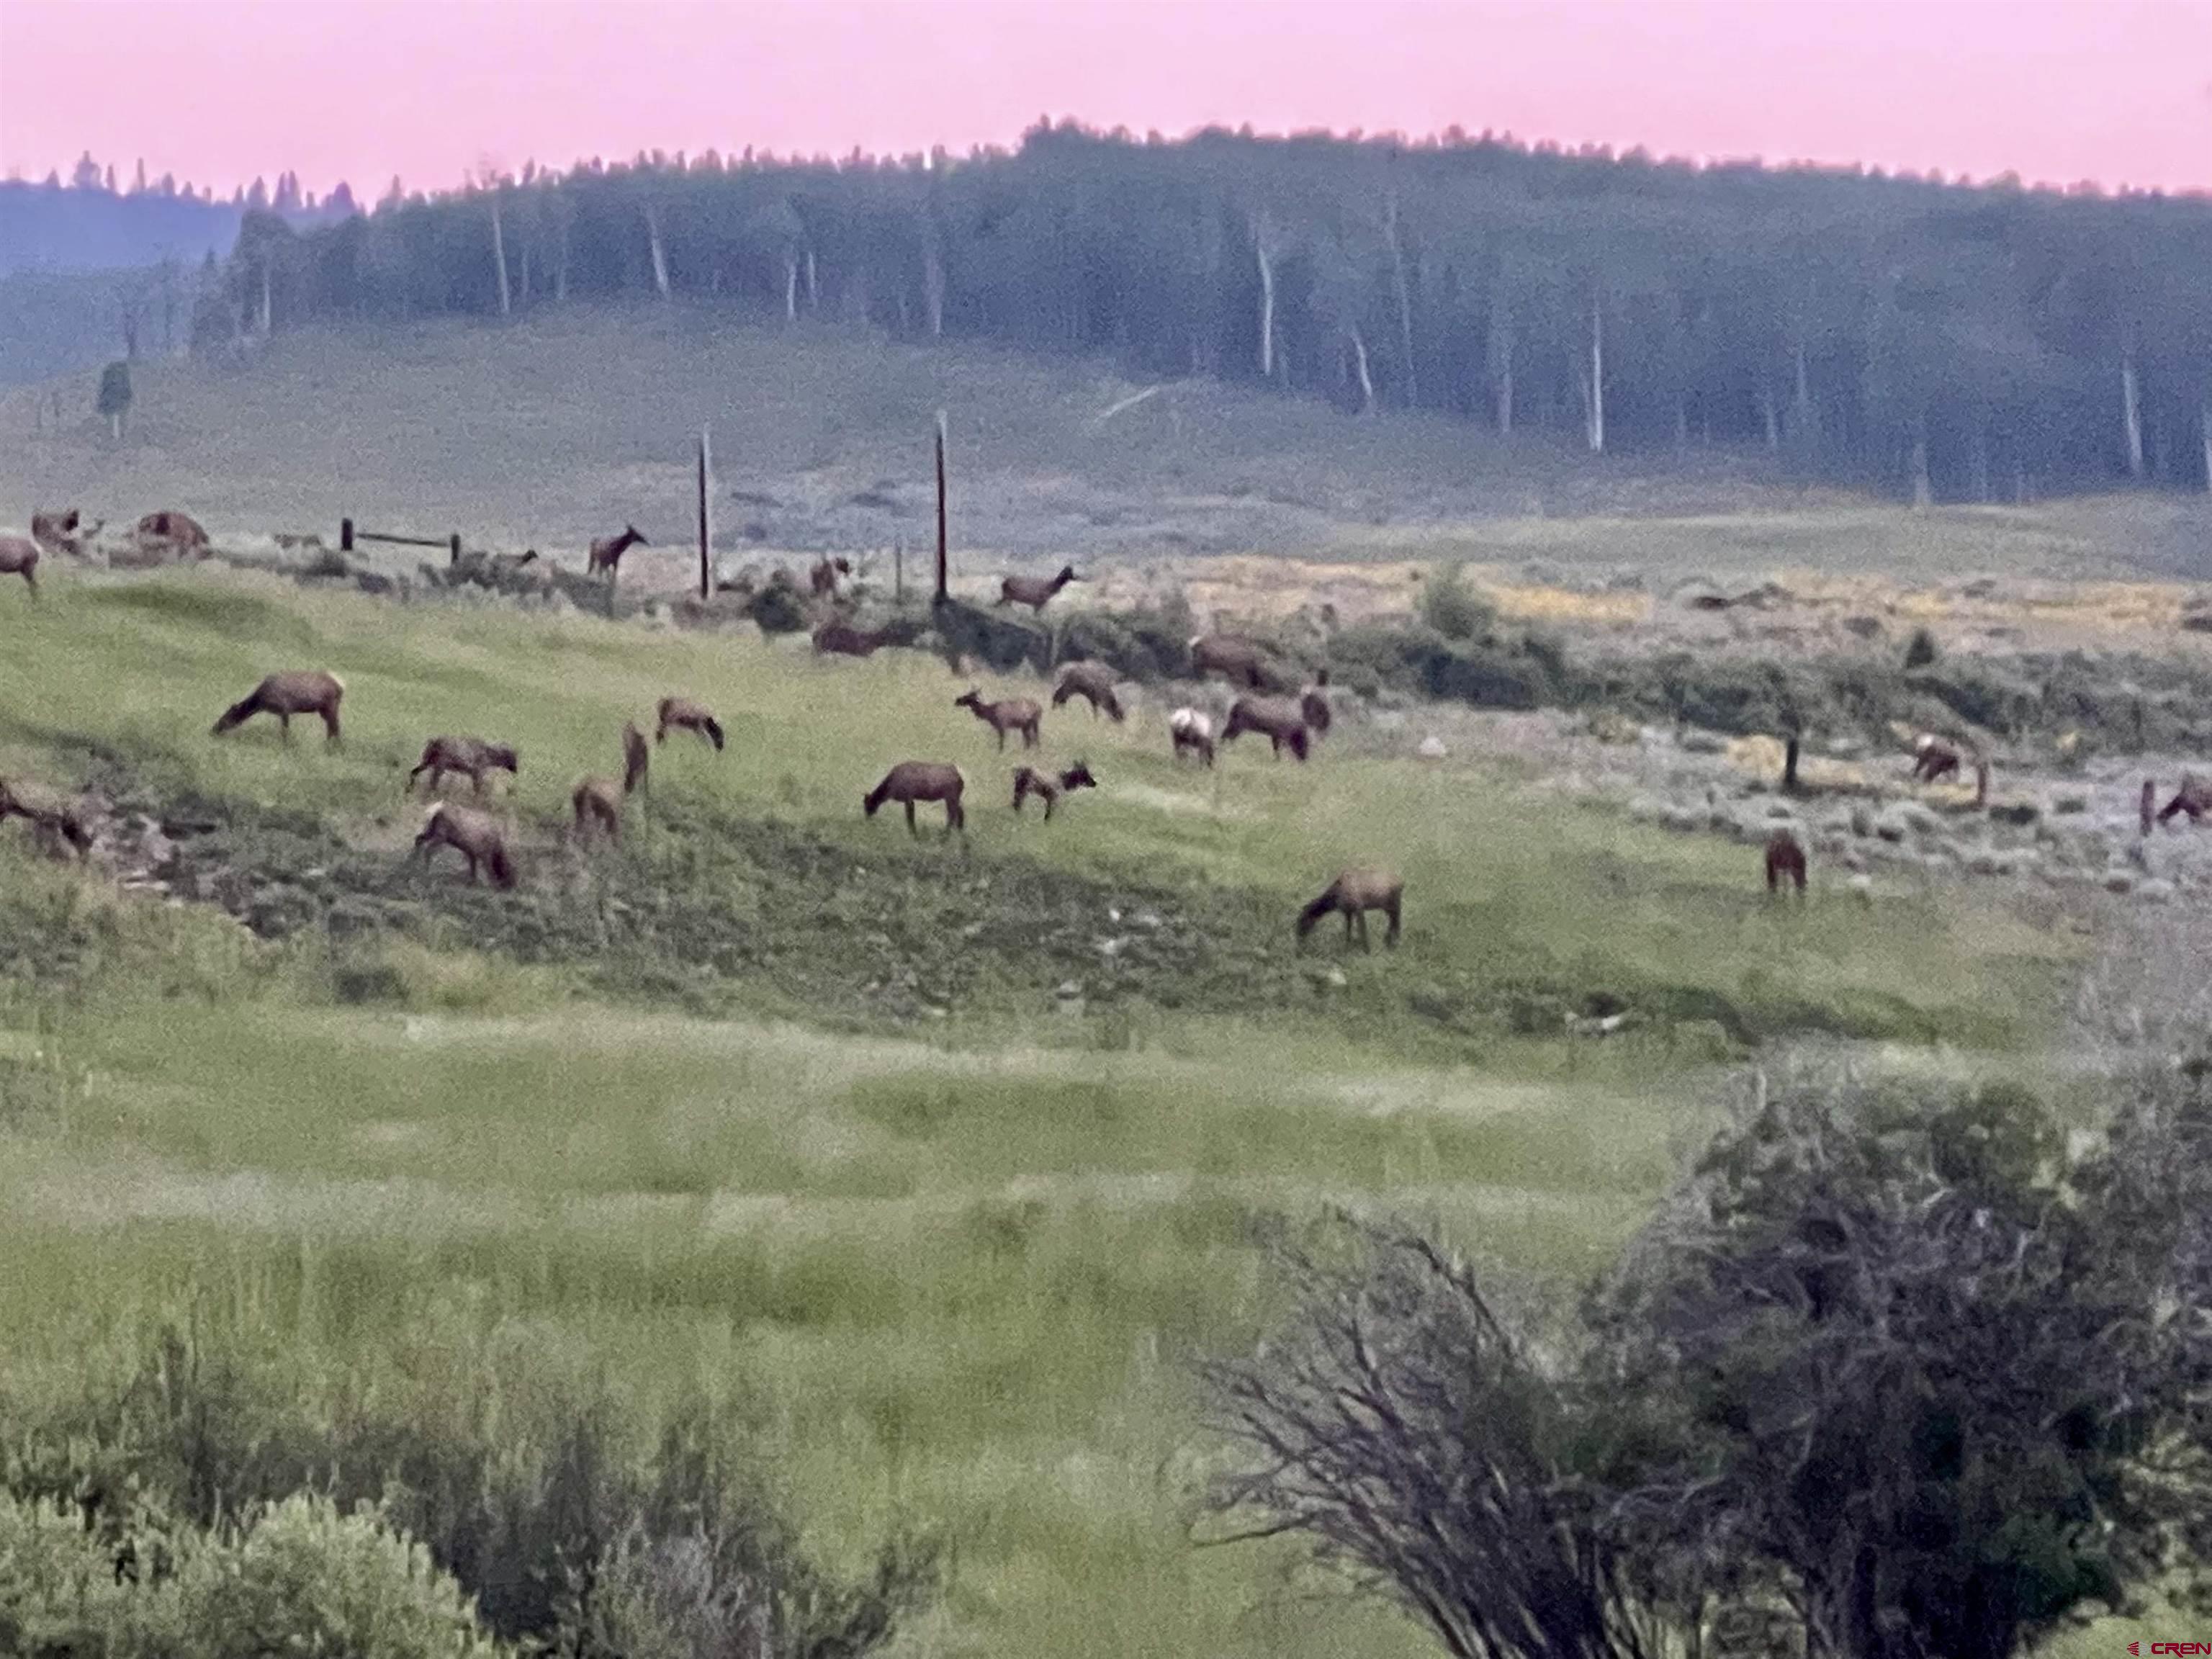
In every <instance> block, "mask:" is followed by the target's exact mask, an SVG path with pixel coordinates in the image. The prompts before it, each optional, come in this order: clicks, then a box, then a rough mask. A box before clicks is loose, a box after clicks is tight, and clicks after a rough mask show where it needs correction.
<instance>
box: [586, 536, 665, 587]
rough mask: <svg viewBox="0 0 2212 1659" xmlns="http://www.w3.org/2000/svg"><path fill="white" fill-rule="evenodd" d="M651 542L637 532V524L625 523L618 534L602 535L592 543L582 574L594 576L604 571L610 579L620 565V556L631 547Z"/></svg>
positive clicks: (610, 579) (646, 544) (647, 544)
mask: <svg viewBox="0 0 2212 1659" xmlns="http://www.w3.org/2000/svg"><path fill="white" fill-rule="evenodd" d="M652 545H653V544H652V543H651V542H648V541H647V540H646V538H644V537H643V536H641V535H640V534H639V533H638V529H637V526H635V525H634V524H626V525H624V526H623V532H622V534H621V535H619V536H602V537H600V538H599V539H598V540H597V541H594V542H593V543H592V550H591V552H590V554H589V555H588V556H586V559H585V561H584V574H586V575H587V576H596V575H598V574H599V573H600V572H601V571H603V570H604V571H605V572H606V574H607V580H609V581H612V580H614V578H615V573H616V571H617V569H619V568H620V567H621V565H622V556H623V554H625V553H627V552H629V550H630V549H632V548H633V547H650V546H652Z"/></svg>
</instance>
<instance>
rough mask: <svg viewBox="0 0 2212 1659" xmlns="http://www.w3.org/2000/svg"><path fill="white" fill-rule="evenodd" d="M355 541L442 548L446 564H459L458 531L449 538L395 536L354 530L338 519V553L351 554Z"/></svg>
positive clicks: (347, 521)
mask: <svg viewBox="0 0 2212 1659" xmlns="http://www.w3.org/2000/svg"><path fill="white" fill-rule="evenodd" d="M357 541H362V542H386V543H391V544H396V545H398V546H400V547H442V548H444V549H445V550H446V551H447V562H448V563H451V564H459V562H461V532H459V531H458V530H456V531H455V532H453V534H452V535H450V536H395V535H392V534H391V533H390V532H386V531H382V530H356V529H355V528H354V523H353V520H351V519H340V520H338V551H339V552H341V553H350V552H352V551H353V544H355V543H356V542H357Z"/></svg>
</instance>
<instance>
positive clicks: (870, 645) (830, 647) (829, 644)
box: [814, 617, 897, 657]
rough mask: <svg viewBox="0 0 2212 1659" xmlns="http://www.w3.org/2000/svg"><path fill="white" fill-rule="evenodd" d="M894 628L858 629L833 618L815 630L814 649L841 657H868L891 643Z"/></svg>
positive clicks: (844, 621)
mask: <svg viewBox="0 0 2212 1659" xmlns="http://www.w3.org/2000/svg"><path fill="white" fill-rule="evenodd" d="M896 631H897V630H896V629H892V628H888V627H886V628H856V627H854V625H853V624H852V623H848V622H847V621H846V620H845V619H844V618H843V617H831V618H830V619H829V621H828V622H826V623H823V624H822V626H821V627H819V628H817V629H815V630H814V649H815V650H816V651H817V653H827V654H829V655H832V656H839V657H866V656H871V655H872V654H873V653H876V652H878V651H880V650H882V649H883V648H884V647H885V646H887V645H889V644H890V642H891V636H892V635H893V634H895V633H896Z"/></svg>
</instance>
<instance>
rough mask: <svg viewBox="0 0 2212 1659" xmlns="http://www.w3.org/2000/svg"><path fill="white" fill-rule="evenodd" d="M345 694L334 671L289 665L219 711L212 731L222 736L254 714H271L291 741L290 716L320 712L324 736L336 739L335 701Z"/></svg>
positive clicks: (325, 739)
mask: <svg viewBox="0 0 2212 1659" xmlns="http://www.w3.org/2000/svg"><path fill="white" fill-rule="evenodd" d="M343 696H345V682H344V681H343V680H342V679H340V678H338V677H337V675H335V674H332V673H329V672H326V671H324V670H322V669H319V668H295V669H289V670H287V671H284V672H283V673H279V674H271V675H270V676H269V677H268V678H266V679H264V680H263V681H262V682H261V684H258V685H257V686H255V687H254V688H253V690H251V691H249V692H247V693H246V696H243V697H241V698H240V699H239V700H238V701H237V702H234V703H233V704H231V706H230V707H229V708H226V709H224V710H223V711H222V719H221V720H217V721H216V723H215V732H214V735H215V736H216V737H218V738H219V737H221V736H222V734H223V733H224V732H229V731H234V730H235V729H236V728H237V727H239V726H243V725H245V724H246V721H248V720H252V718H253V717H254V716H255V715H256V714H274V715H276V723H277V724H278V726H282V727H283V732H284V741H285V742H287V743H289V742H291V741H292V716H293V715H295V714H319V715H321V716H322V718H323V740H324V741H325V743H331V744H335V743H337V741H338V702H339V700H340V699H341V698H343Z"/></svg>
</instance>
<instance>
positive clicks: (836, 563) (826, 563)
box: [807, 554, 866, 655]
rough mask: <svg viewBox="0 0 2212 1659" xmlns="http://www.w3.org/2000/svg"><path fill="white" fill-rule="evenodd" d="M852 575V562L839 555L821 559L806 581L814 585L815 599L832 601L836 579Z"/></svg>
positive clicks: (834, 595) (808, 574) (808, 573)
mask: <svg viewBox="0 0 2212 1659" xmlns="http://www.w3.org/2000/svg"><path fill="white" fill-rule="evenodd" d="M851 574H853V562H852V561H851V560H850V559H848V558H846V557H845V556H843V555H842V554H840V555H838V556H836V557H834V558H827V559H823V561H822V562H820V563H818V564H817V565H816V566H815V567H814V568H813V569H811V571H809V572H807V580H809V581H811V583H812V584H813V585H814V597H815V598H816V599H834V598H835V597H836V592H837V578H838V577H840V576H849V575H851ZM861 654H864V655H865V654H866V653H861Z"/></svg>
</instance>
